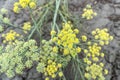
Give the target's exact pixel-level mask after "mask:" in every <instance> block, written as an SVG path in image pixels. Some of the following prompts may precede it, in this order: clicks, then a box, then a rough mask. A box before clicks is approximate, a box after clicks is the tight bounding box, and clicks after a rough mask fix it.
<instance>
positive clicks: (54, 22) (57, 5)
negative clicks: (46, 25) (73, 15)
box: [52, 0, 60, 30]
mask: <svg viewBox="0 0 120 80" xmlns="http://www.w3.org/2000/svg"><path fill="white" fill-rule="evenodd" d="M59 6H60V0H56V9H55V13H54V18H53V26H52V30H54V29H55V25H56V19H57V14H58V9H59Z"/></svg>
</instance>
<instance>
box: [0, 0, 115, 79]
mask: <svg viewBox="0 0 120 80" xmlns="http://www.w3.org/2000/svg"><path fill="white" fill-rule="evenodd" d="M37 2H38V1H37V0H19V1H18V2H15V3H14V4H13V11H14V12H15V13H16V14H18V13H20V12H21V11H22V10H23V9H25V10H26V9H27V10H28V11H29V14H30V18H31V21H26V22H24V23H23V24H22V26H19V25H18V27H16V26H15V25H13V24H11V22H10V21H9V18H7V17H4V16H3V14H5V13H7V10H5V9H2V10H1V14H0V21H1V23H2V26H3V25H7V26H9V27H11V29H10V31H9V32H6V33H4V34H3V36H2V38H3V44H6V45H5V46H4V47H3V46H0V72H1V73H5V74H6V75H7V76H8V77H9V78H11V77H14V76H16V75H23V73H24V72H25V70H26V69H31V68H32V67H33V66H34V67H35V68H36V71H37V72H38V73H41V74H42V77H43V78H44V79H45V80H69V79H70V78H71V77H72V79H73V80H105V75H107V74H108V73H109V72H108V70H107V69H105V65H104V63H103V62H102V60H101V59H104V55H105V54H104V53H103V52H102V51H101V50H102V47H103V46H104V45H108V44H109V42H110V41H111V40H113V36H111V35H110V34H109V32H108V30H107V29H106V28H105V29H99V28H97V29H95V30H94V31H92V32H91V36H92V39H89V37H88V36H87V35H86V34H83V33H82V30H79V29H78V28H77V27H79V26H78V24H77V27H76V26H75V24H76V21H75V20H74V18H72V19H71V17H72V16H71V14H70V12H69V7H68V1H67V0H50V1H47V2H46V4H44V5H40V6H38V5H37ZM39 10H40V11H39ZM36 14H38V16H36ZM81 16H82V18H84V20H91V19H93V17H95V16H97V13H96V12H94V10H93V9H92V6H91V5H86V7H85V8H84V9H83V14H82V15H81ZM48 17H50V19H51V22H50V23H51V29H50V33H49V34H50V38H49V39H44V38H43V36H42V34H45V33H43V31H42V29H44V27H43V26H44V25H45V24H47V22H49V19H48ZM82 18H81V17H80V18H79V19H82ZM59 22H61V23H59ZM81 24H82V23H81ZM15 28H18V29H20V30H21V31H22V32H23V33H24V35H22V34H19V33H17V32H16V31H15V30H12V29H15ZM2 31H3V30H2V29H1V32H2ZM35 33H37V35H39V36H37V35H35ZM79 35H80V36H79ZM21 36H22V37H21ZM34 36H36V37H37V40H35V39H33V37H34ZM69 64H70V65H71V67H70V66H69ZM68 68H70V69H71V71H67V72H69V74H72V75H66V72H65V70H66V69H68ZM96 72H97V73H96Z"/></svg>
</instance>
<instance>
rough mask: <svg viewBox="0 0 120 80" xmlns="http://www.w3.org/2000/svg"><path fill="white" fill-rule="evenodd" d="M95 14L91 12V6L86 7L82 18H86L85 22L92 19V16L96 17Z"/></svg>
mask: <svg viewBox="0 0 120 80" xmlns="http://www.w3.org/2000/svg"><path fill="white" fill-rule="evenodd" d="M96 15H97V13H96V12H94V11H93V9H92V7H91V5H87V6H86V8H84V9H83V14H82V18H86V19H87V20H90V19H93V16H96Z"/></svg>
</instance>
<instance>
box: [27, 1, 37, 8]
mask: <svg viewBox="0 0 120 80" xmlns="http://www.w3.org/2000/svg"><path fill="white" fill-rule="evenodd" d="M29 6H30V8H31V9H35V8H36V3H35V2H33V1H32V2H30V3H29Z"/></svg>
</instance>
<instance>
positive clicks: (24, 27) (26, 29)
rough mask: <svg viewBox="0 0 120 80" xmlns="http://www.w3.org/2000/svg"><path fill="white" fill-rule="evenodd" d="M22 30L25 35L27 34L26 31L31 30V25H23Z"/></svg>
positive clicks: (28, 23) (27, 23)
mask: <svg viewBox="0 0 120 80" xmlns="http://www.w3.org/2000/svg"><path fill="white" fill-rule="evenodd" d="M23 30H24V32H25V33H27V31H30V30H31V24H30V22H26V23H24V25H23Z"/></svg>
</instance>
